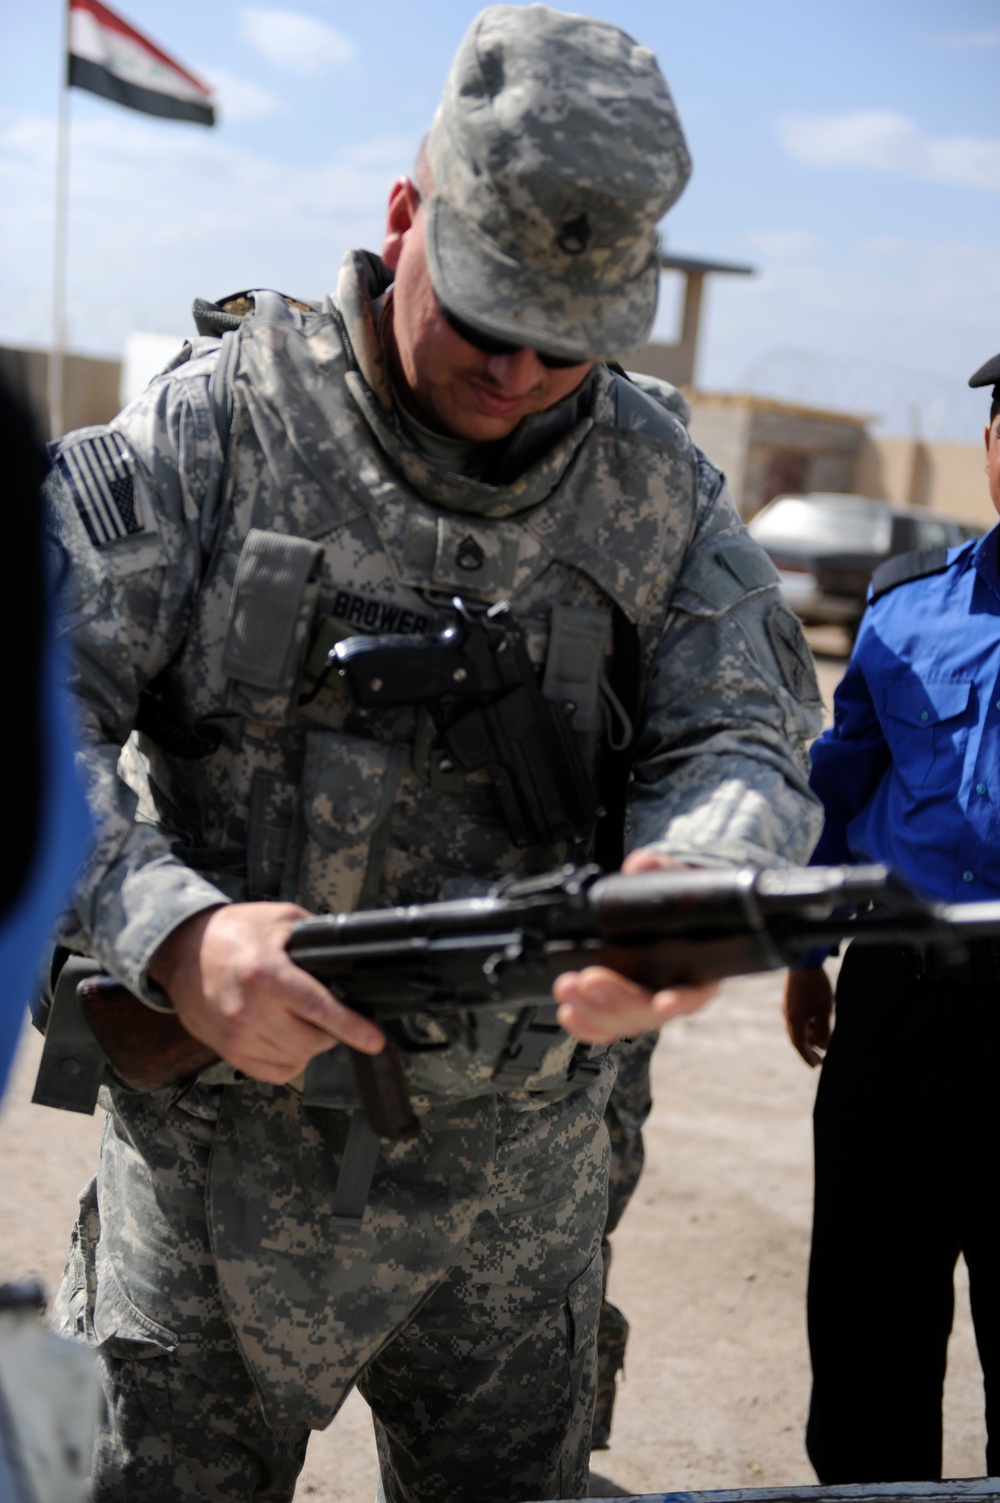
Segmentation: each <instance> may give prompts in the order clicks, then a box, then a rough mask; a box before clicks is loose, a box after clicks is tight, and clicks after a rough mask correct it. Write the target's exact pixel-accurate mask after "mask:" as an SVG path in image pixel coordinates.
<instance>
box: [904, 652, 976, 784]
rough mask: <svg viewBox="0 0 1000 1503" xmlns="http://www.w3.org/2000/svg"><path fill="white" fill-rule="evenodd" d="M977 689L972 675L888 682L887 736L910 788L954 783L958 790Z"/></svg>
mask: <svg viewBox="0 0 1000 1503" xmlns="http://www.w3.org/2000/svg"><path fill="white" fill-rule="evenodd" d="M972 689H973V686H972V683H971V682H970V681H969V680H967V679H916V678H907V679H905V680H899V681H897V682H890V683H889V684H888V685H887V686H886V691H885V715H886V719H885V727H886V739H887V741H888V742H889V747H890V750H891V751H892V760H893V765H894V766H895V768H896V770H897V772H898V773H899V775H900V776H901V777H902V779H903V781H904V782H905V783H906V784H907V785H908V786H909V787H910V788H914V789H927V790H930V789H939V788H949V787H950V788H954V790H955V792H956V793H957V791H958V787H959V784H960V782H961V778H962V765H963V761H964V758H965V747H966V743H967V741H968V738H969V725H970V719H971V714H972V697H973V696H972Z"/></svg>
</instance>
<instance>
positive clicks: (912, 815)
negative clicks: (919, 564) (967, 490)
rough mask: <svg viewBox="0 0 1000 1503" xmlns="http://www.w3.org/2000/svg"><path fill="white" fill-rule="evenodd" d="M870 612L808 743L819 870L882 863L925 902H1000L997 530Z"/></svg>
mask: <svg viewBox="0 0 1000 1503" xmlns="http://www.w3.org/2000/svg"><path fill="white" fill-rule="evenodd" d="M947 557H948V565H947V568H946V569H945V570H944V572H943V573H939V574H932V575H928V576H925V577H923V578H920V579H914V580H910V581H908V582H906V583H904V584H900V585H897V586H896V587H895V588H893V589H890V590H889V591H888V593H886V594H885V595H882V596H881V597H880V598H879V599H877V600H875V601H874V602H873V603H871V604H870V605H869V607H868V610H867V611H866V613H865V618H864V621H863V622H862V625H861V629H860V631H859V633H858V639H857V643H856V644H855V648H854V653H853V656H852V657H851V661H850V663H849V664H848V667H847V671H846V672H845V674H844V677H843V680H842V681H841V684H840V687H839V688H838V689H837V692H836V695H835V697H834V723H833V725H832V727H831V728H830V729H829V730H827V731H825V732H824V734H823V735H822V736H821V737H820V739H819V740H818V741H817V742H816V743H815V745H814V746H813V751H812V761H813V770H812V777H811V780H810V781H811V783H812V787H813V789H814V790H815V792H816V793H817V794H818V795H819V797H820V798H821V799H822V801H823V807H824V808H825V810H826V824H825V826H824V830H823V834H822V836H821V837H820V841H819V845H818V846H817V847H816V850H815V852H814V853H813V857H812V860H813V864H814V865H818V866H820V865H839V864H840V863H841V862H865V861H879V862H884V863H885V865H887V866H890V867H892V868H893V870H895V871H896V872H898V873H899V874H900V876H902V877H903V878H904V879H906V880H907V881H908V882H909V883H911V885H912V886H913V887H915V888H916V889H917V890H918V891H920V892H922V893H924V894H925V895H926V896H928V897H932V898H938V899H942V900H950V901H963V900H964V901H973V900H977V899H987V898H996V897H997V896H998V895H1000V817H998V810H1000V527H994V528H993V529H992V531H991V532H988V533H987V534H986V536H985V537H983V538H980V539H978V540H977V541H975V542H973V543H966V544H964V545H962V546H961V547H958V548H953V549H951V550H950V551H949V553H948V555H947Z"/></svg>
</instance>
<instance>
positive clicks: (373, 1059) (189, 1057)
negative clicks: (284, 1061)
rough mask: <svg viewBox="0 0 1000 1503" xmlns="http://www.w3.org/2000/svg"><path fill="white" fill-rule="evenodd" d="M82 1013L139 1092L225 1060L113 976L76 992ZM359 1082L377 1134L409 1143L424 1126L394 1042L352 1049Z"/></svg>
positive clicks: (87, 982) (97, 979) (178, 1080)
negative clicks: (377, 1048) (371, 1050)
mask: <svg viewBox="0 0 1000 1503" xmlns="http://www.w3.org/2000/svg"><path fill="white" fill-rule="evenodd" d="M76 995H77V1000H78V1001H79V1003H80V1008H81V1011H82V1012H83V1015H84V1017H85V1018H86V1019H87V1022H88V1024H89V1025H90V1028H91V1031H92V1032H93V1034H94V1037H95V1038H96V1039H97V1042H98V1043H99V1044H100V1046H101V1048H102V1050H103V1051H104V1054H105V1057H106V1058H107V1061H108V1063H109V1065H110V1066H111V1068H112V1069H113V1070H114V1072H115V1074H116V1075H117V1076H119V1078H120V1079H121V1080H122V1081H124V1083H125V1085H127V1086H129V1087H130V1088H131V1089H132V1090H135V1091H162V1090H166V1089H167V1088H168V1087H169V1086H175V1085H181V1084H182V1083H183V1082H184V1081H186V1080H190V1079H192V1078H193V1077H194V1076H195V1075H197V1074H198V1073H199V1072H200V1071H201V1070H205V1069H207V1068H208V1066H209V1065H214V1064H216V1063H217V1061H218V1059H219V1056H218V1055H217V1054H216V1053H215V1052H214V1051H213V1050H211V1049H210V1048H209V1047H208V1045H207V1044H202V1043H200V1042H199V1040H198V1039H196V1038H194V1037H193V1035H192V1034H190V1033H188V1031H187V1029H186V1028H185V1027H184V1024H183V1023H182V1022H181V1020H180V1018H179V1017H178V1016H177V1014H176V1013H173V1012H157V1011H156V1010H155V1009H154V1008H152V1007H147V1006H146V1005H145V1003H143V1002H141V1001H140V1000H139V998H138V997H135V996H133V994H132V993H131V992H130V991H129V990H128V988H127V987H124V986H122V984H121V982H119V981H115V980H114V979H113V977H111V976H89V977H87V979H86V980H85V981H81V982H80V984H79V986H78V987H77V989H76ZM348 1053H349V1055H350V1060H351V1069H352V1071H353V1072H354V1084H355V1086H356V1088H357V1092H358V1097H359V1100H360V1102H361V1107H362V1110H363V1111H364V1114H365V1117H366V1118H367V1120H368V1125H369V1127H371V1129H372V1131H373V1132H374V1133H376V1134H377V1136H378V1137H380V1138H389V1139H391V1140H392V1141H393V1142H406V1141H408V1140H409V1139H411V1138H415V1137H416V1136H417V1133H418V1132H419V1130H420V1128H419V1124H418V1122H417V1119H416V1117H415V1116H414V1113H413V1107H412V1106H411V1104H410V1093H409V1090H408V1089H407V1084H406V1075H405V1073H404V1071H403V1065H402V1061H401V1059H400V1057H399V1050H398V1049H397V1048H396V1046H395V1044H394V1043H393V1042H392V1041H391V1040H389V1041H388V1042H387V1044H386V1047H385V1048H384V1049H383V1050H382V1052H381V1053H380V1054H362V1053H361V1052H360V1051H359V1050H357V1049H349V1050H348Z"/></svg>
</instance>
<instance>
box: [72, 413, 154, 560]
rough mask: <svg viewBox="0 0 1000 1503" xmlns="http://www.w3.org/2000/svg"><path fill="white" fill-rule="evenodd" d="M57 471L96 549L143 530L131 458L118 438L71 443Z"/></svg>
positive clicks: (102, 435)
mask: <svg viewBox="0 0 1000 1503" xmlns="http://www.w3.org/2000/svg"><path fill="white" fill-rule="evenodd" d="M56 469H57V470H58V471H59V473H60V475H61V476H62V478H63V481H64V482H65V484H66V485H67V486H68V488H69V492H70V494H71V496H72V497H73V500H74V502H75V503H76V509H77V511H78V512H79V513H80V517H81V520H82V521H83V525H84V526H85V527H86V529H87V532H88V534H89V536H90V541H91V542H92V543H93V544H94V547H95V548H106V547H107V546H108V544H109V543H117V542H119V541H120V540H121V539H122V538H128V537H133V536H135V534H136V533H139V532H142V531H144V522H143V518H142V507H141V504H140V502H139V498H138V496H137V495H136V488H135V473H134V469H133V464H132V456H131V454H129V452H128V449H127V448H126V447H125V445H124V443H123V442H122V441H121V439H117V438H114V437H112V436H111V435H110V434H103V433H102V434H99V435H97V436H96V437H94V438H85V439H81V440H80V442H79V443H76V444H70V445H69V446H68V447H66V448H64V449H62V450H60V453H59V457H58V459H57V460H56Z"/></svg>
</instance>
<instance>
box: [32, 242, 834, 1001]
mask: <svg viewBox="0 0 1000 1503" xmlns="http://www.w3.org/2000/svg"><path fill="white" fill-rule="evenodd" d="M373 268H374V274H375V275H377V274H378V268H377V263H375V262H374V259H373V258H370V257H366V256H364V255H363V254H355V255H353V256H349V257H348V258H347V259H346V260H345V264H344V269H343V271H342V274H341V278H340V283H339V286H338V294H337V302H336V304H332V303H328V304H327V305H326V307H325V309H324V312H323V313H322V314H306V315H296V316H295V317H294V318H293V319H292V320H290V321H289V320H288V319H284V320H280V321H277V322H270V321H269V320H268V319H266V318H252V319H250V320H248V321H247V322H246V324H245V325H244V327H243V329H242V330H241V331H240V332H239V334H237V335H235V336H233V337H235V338H236V339H238V341H239V349H238V354H237V358H236V361H235V366H234V372H233V376H232V396H233V421H232V427H231V431H230V434H229V439H228V453H226V452H224V449H223V444H222V442H221V441H220V436H219V432H218V429H217V425H216V416H217V397H213V393H212V388H211V382H212V374H213V370H214V369H215V368H216V363H217V361H218V359H219V355H218V350H217V349H216V348H214V347H213V348H212V349H210V350H208V351H207V352H202V351H199V350H196V351H195V352H194V353H193V357H192V358H191V359H189V360H188V361H187V362H186V363H185V364H183V365H180V366H179V367H177V368H176V369H174V370H172V371H170V372H168V373H166V374H164V375H163V376H161V377H159V378H157V379H156V380H154V381H153V382H152V383H151V385H150V386H149V388H148V389H147V391H146V392H145V393H144V394H143V395H142V396H141V397H140V398H139V399H138V400H137V401H136V402H134V403H132V404H131V406H129V407H128V408H126V409H125V410H124V411H123V412H122V413H121V414H120V415H119V417H118V418H117V419H116V420H115V421H114V422H113V423H111V424H110V425H108V426H107V427H106V428H92V429H86V430H81V431H80V432H78V433H76V434H72V435H70V436H69V437H68V438H67V439H66V440H65V441H64V442H63V444H62V446H61V450H60V453H59V456H58V458H57V462H56V466H55V469H54V472H53V478H52V480H51V481H50V485H49V496H50V503H51V510H52V527H53V534H54V540H55V542H56V545H57V547H58V549H59V550H60V551H61V553H62V555H63V560H64V564H65V566H66V573H67V578H68V580H69V587H68V588H67V589H66V591H65V595H66V607H65V611H64V618H63V625H64V629H65V630H67V631H71V632H73V634H74V637H75V643H76V669H75V682H74V690H75V695H76V699H77V705H78V713H79V722H80V728H81V733H82V737H83V753H82V760H83V763H84V766H85V769H86V777H87V781H88V785H89V792H90V797H91V801H92V804H93V807H94V810H95V813H96V818H97V823H98V836H97V839H96V842H95V845H94V848H93V851H92V854H91V857H90V860H89V862H88V864H87V867H86V869H85V871H84V873H83V876H82V878H81V881H80V884H79V890H78V897H77V913H78V918H79V930H78V931H77V932H76V933H75V934H74V935H73V936H72V937H71V942H73V943H75V944H76V945H78V946H79V947H81V948H85V949H87V950H89V951H90V952H91V953H92V954H94V955H95V956H96V957H97V958H98V959H99V960H100V961H101V963H102V964H103V965H104V966H105V967H106V968H107V969H108V970H109V971H110V972H112V973H113V974H115V975H117V976H119V977H120V978H121V979H122V980H123V981H124V982H125V983H126V984H127V985H128V986H129V987H131V988H132V989H133V990H134V991H136V992H137V993H139V994H140V995H142V996H144V997H145V998H146V999H147V1000H148V1001H150V1002H151V1003H152V1004H153V1005H156V1004H157V1003H158V1002H159V1003H161V1004H162V998H161V997H157V995H156V991H155V988H151V986H150V983H149V980H148V976H147V967H148V963H149V960H150V957H151V956H152V954H153V953H154V951H155V950H156V948H157V946H158V945H159V944H160V943H161V941H162V940H163V939H164V938H165V936H166V935H167V934H168V933H169V932H170V931H171V930H172V929H173V928H174V927H176V925H177V924H179V923H180V922H181V921H182V920H184V919H185V918H187V917H189V916H190V915H191V914H193V913H195V912H198V911H199V910H201V909H203V908H205V907H208V906H212V905H215V904H218V903H219V902H220V901H224V900H237V901H238V900H242V899H246V898H266V897H278V896H281V897H288V898H292V899H295V900H297V901H299V902H301V903H303V904H304V905H305V906H307V907H309V908H311V909H314V910H322V909H331V910H334V909H344V908H349V907H354V906H357V905H359V904H364V905H377V904H383V903H393V902H406V901H411V900H418V899H426V898H430V897H433V896H436V895H438V893H439V892H440V891H441V889H442V886H444V887H445V888H446V890H448V891H451V892H455V891H457V890H459V889H460V886H461V884H462V883H463V882H466V881H468V879H470V878H471V879H479V880H480V881H482V880H490V879H495V878H496V877H497V876H499V875H501V874H502V873H504V872H508V871H523V870H527V869H531V870H542V869H545V868H547V867H548V866H550V865H554V864H556V863H557V862H558V861H559V860H561V859H564V857H565V854H566V853H565V851H564V850H563V849H560V848H545V849H538V848H531V849H529V850H527V851H524V850H521V851H519V850H516V849H515V848H514V847H513V846H512V844H511V841H510V837H509V835H508V833H507V830H506V828H505V826H504V825H503V822H502V821H501V819H500V818H499V814H498V808H497V804H496V801H495V795H494V793H493V790H492V788H491V786H490V784H489V781H488V778H487V777H486V775H485V774H471V775H463V774H461V773H456V772H455V771H454V770H453V769H450V768H449V766H448V765H447V762H446V761H444V760H443V759H442V757H441V749H440V747H439V746H438V745H437V744H436V741H435V737H434V735H433V731H432V727H431V726H430V723H429V721H428V720H427V718H426V716H425V715H424V714H422V713H418V712H417V711H414V710H412V709H403V710H396V711H379V712H373V711H366V712H362V711H359V710H357V709H355V708H354V707H353V706H352V704H351V703H350V701H349V699H348V698H347V695H346V693H345V691H344V690H343V689H342V688H341V687H339V686H338V685H337V683H336V682H334V683H333V684H328V685H327V687H325V688H323V689H322V690H321V691H320V693H318V694H317V695H316V696H315V698H313V699H312V700H311V702H310V703H308V704H304V705H303V704H300V700H301V698H302V687H303V675H304V672H305V665H306V661H307V658H308V652H309V646H310V640H311V638H312V636H313V634H314V631H315V623H316V621H317V620H318V619H321V618H323V617H326V618H333V619H335V620H336V621H338V622H339V624H340V625H341V626H342V627H343V628H344V629H345V630H347V631H356V630H359V629H362V630H363V629H370V628H371V627H372V626H375V627H381V628H382V629H388V628H390V627H391V629H395V630H400V629H410V630H419V629H426V625H429V624H430V623H431V622H432V621H434V620H435V619H437V618H438V617H439V615H440V611H441V608H442V607H443V606H445V605H446V603H447V601H448V600H449V598H450V597H451V596H452V595H455V594H460V595H462V596H463V597H464V598H465V599H466V600H468V601H470V602H471V603H472V604H473V605H474V606H475V605H479V606H483V605H486V604H489V603H493V602H496V601H498V600H500V599H504V598H506V599H509V600H510V601H511V603H512V605H513V608H514V610H515V612H516V614H517V616H518V618H519V619H520V620H521V621H523V622H524V623H525V626H526V630H527V635H528V641H529V646H530V650H531V653H532V657H533V659H534V660H535V661H536V662H537V663H538V664H539V665H540V666H541V665H542V664H543V663H545V662H546V655H547V651H548V647H549V638H550V632H551V631H552V628H553V623H554V622H555V621H556V619H557V616H559V613H560V612H563V613H564V614H563V615H562V616H561V617H559V619H562V620H564V621H570V622H571V623H572V622H576V623H577V624H579V622H581V621H582V622H583V623H584V624H585V626H586V630H587V631H588V632H590V634H591V635H592V636H594V635H596V637H597V638H599V641H600V651H602V652H603V651H605V650H606V646H607V629H606V628H607V623H608V621H609V620H610V613H611V609H612V607H618V608H619V610H620V611H621V612H622V613H624V616H625V617H627V619H628V620H629V621H630V622H631V623H632V624H633V626H634V627H635V629H636V632H637V634H638V640H639V643H640V646H641V656H642V692H641V705H642V708H641V714H640V717H639V723H638V725H637V726H636V731H635V740H634V764H633V780H632V783H631V787H630V797H629V814H628V823H627V832H626V848H632V847H635V846H637V845H640V844H649V843H653V842H655V843H657V844H658V845H660V846H661V847H662V848H663V849H664V850H667V851H669V852H671V853H672V854H673V855H675V856H676V857H678V858H680V859H681V860H685V861H689V862H692V863H694V864H700V865H705V864H726V865H730V864H744V863H745V864H751V865H780V864H782V863H783V862H786V861H792V862H795V861H800V860H802V859H804V858H805V857H806V856H807V855H808V853H809V851H810V849H811V846H812V844H813V843H814V840H815V838H816V835H817V833H818V828H819V819H820V816H819V811H818V809H817V806H816V804H815V802H814V800H813V799H812V797H811V795H810V793H809V790H808V785H807V759H806V745H807V740H808V738H809V737H810V736H812V735H814V734H815V733H816V732H817V730H818V728H819V710H820V705H819V695H818V691H817V689H816V684H815V679H814V677H813V673H812V667H811V662H810V659H809V654H808V649H807V648H806V647H805V645H804V643H803V641H802V637H801V632H800V630H799V628H798V625H797V622H796V621H795V619H794V618H793V617H792V616H791V615H790V613H789V612H788V610H787V608H786V607H785V606H784V604H783V602H782V601H781V598H780V595H779V593H778V586H777V580H776V576H775V573H774V570H773V569H772V567H771V565H770V563H769V562H768V560H767V559H766V557H765V556H764V555H763V553H761V552H760V550H759V549H758V548H757V547H756V545H755V544H754V543H752V542H751V541H750V539H749V538H748V537H747V535H746V533H745V530H744V528H743V526H742V524H741V522H740V520H739V518H738V516H737V514H736V512H735V509H734V508H733V506H732V503H731V502H730V500H729V498H728V495H727V492H726V490H725V486H724V481H723V478H722V476H721V475H720V474H719V473H718V471H716V470H715V469H714V468H713V467H712V465H711V464H709V463H708V461H707V460H706V459H705V458H704V456H703V455H701V454H700V453H699V451H698V450H697V449H696V448H695V447H694V446H693V444H692V443H691V441H690V439H689V438H688V436H687V433H686V431H685V430H684V427H683V425H682V424H681V423H680V422H679V421H677V420H676V419H675V418H673V417H671V416H669V415H668V414H666V413H664V412H662V411H661V410H660V409H658V408H656V407H655V405H654V404H651V403H650V402H649V401H648V399H647V398H645V397H644V396H641V395H640V394H638V393H635V392H634V391H633V392H631V393H630V395H629V397H628V400H627V401H626V402H625V403H623V402H622V400H621V395H620V392H621V386H622V383H621V381H620V378H618V377H615V376H613V375H612V374H611V372H609V371H608V370H606V369H604V368H600V369H598V370H597V372H596V373H595V374H594V376H593V378H592V380H591V382H590V385H589V387H588V388H587V394H586V400H585V401H584V402H583V410H582V411H580V410H579V405H578V409H577V410H576V412H575V419H576V420H575V421H573V422H572V423H571V424H570V425H569V427H568V428H567V429H565V430H564V431H563V432H562V433H561V434H560V435H559V436H557V437H556V438H555V439H554V441H553V442H552V443H551V444H550V445H549V446H548V447H547V448H546V449H545V450H544V452H543V453H542V455H541V457H540V458H536V459H535V461H534V462H533V463H531V464H530V465H529V466H528V467H527V468H526V469H525V470H524V471H523V472H522V473H521V474H519V475H518V476H517V478H516V479H514V480H513V481H511V482H510V483H509V484H506V485H500V486H492V485H488V484H485V483H482V482H478V481H475V480H469V479H467V478H464V477H462V476H458V475H454V474H450V473H447V472H446V471H444V470H443V469H441V468H439V467H437V466H435V464H434V463H433V462H432V461H431V460H430V459H428V458H427V457H426V456H425V455H424V454H423V453H422V452H421V451H420V450H418V449H417V448H416V447H415V446H414V445H413V444H412V443H411V442H410V441H409V440H408V439H407V438H406V437H405V436H404V434H403V432H402V430H401V429H400V426H399V424H398V421H397V419H396V417H395V408H394V403H393V398H392V394H391V391H390V388H389V383H388V379H387V376H386V372H385V368H384V364H383V360H382V356H381V351H380V348H379V344H378V339H377V335H376V331H375V326H374V322H373V316H372V308H371V293H372V291H377V290H380V288H379V286H378V283H377V281H376V283H375V286H374V287H373V286H372V277H373ZM470 561H472V562H474V567H472V568H470V567H469V563H470ZM574 612H576V613H579V614H577V615H574ZM566 613H568V614H566ZM602 622H603V623H604V626H603V627H601V623H602ZM549 658H550V662H549V663H548V664H547V665H546V668H545V673H546V675H550V674H551V673H556V674H558V667H557V666H556V667H553V665H552V662H551V658H552V654H551V653H550V654H549ZM598 667H600V665H599V664H598ZM150 688H152V689H153V690H154V691H155V694H156V696H157V699H158V701H159V703H160V704H161V705H162V706H163V707H165V709H166V710H168V711H169V713H170V715H171V716H173V717H174V719H175V720H178V719H179V720H180V721H182V722H183V723H185V724H186V725H188V726H190V727H195V728H198V727H200V728H202V729H204V728H205V727H208V726H212V727H215V728H216V734H215V735H214V736H213V738H212V740H213V742H214V741H215V740H217V742H218V744H217V745H215V748H214V750H211V751H210V753H209V754H208V755H204V756H200V757H195V758H191V757H180V756H178V755H176V754H173V753H171V752H170V751H168V750H166V749H165V748H164V746H163V745H157V744H156V742H155V741H154V740H152V739H150V738H149V737H148V736H146V735H142V734H133V732H134V727H135V725H136V718H137V706H138V703H139V695H140V693H141V692H142V691H145V690H148V689H150ZM591 708H592V709H593V706H592V707H591ZM576 729H577V730H578V731H579V732H580V735H581V737H582V739H583V742H584V744H585V746H586V748H587V750H588V754H591V755H592V754H593V752H594V747H595V744H596V743H597V741H599V739H600V734H601V733H600V726H599V723H598V719H597V717H596V715H595V714H590V715H589V718H588V716H587V715H584V716H583V717H582V718H581V721H580V723H579V724H577V726H576ZM130 737H131V739H130ZM126 743H127V745H126ZM123 747H124V748H125V751H124V752H123V751H122V748H123ZM120 758H121V769H119V760H120ZM122 773H123V774H124V777H123V776H122ZM456 884H457V885H456Z"/></svg>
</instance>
